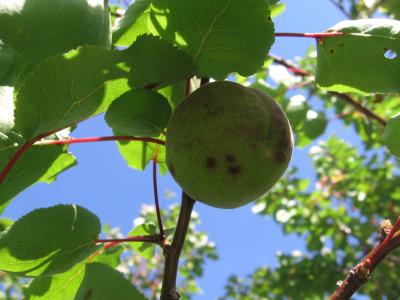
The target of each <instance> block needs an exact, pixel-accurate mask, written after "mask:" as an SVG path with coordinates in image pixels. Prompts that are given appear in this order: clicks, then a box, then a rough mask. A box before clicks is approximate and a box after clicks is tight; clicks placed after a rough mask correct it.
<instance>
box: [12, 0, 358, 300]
mask: <svg viewBox="0 0 400 300" xmlns="http://www.w3.org/2000/svg"><path fill="white" fill-rule="evenodd" d="M282 2H283V3H285V4H286V11H285V12H284V13H283V14H282V15H281V16H279V17H278V18H277V19H275V27H276V31H279V32H321V31H324V30H326V29H327V28H329V27H331V26H332V25H334V24H336V23H337V22H338V21H340V20H343V19H344V16H343V15H342V14H341V13H340V12H339V11H338V10H337V9H336V8H335V7H334V6H333V5H332V4H331V3H330V2H329V1H328V0H303V1H299V0H284V1H282ZM313 43H314V41H313V40H311V39H300V38H278V39H277V41H276V43H275V45H274V46H273V48H272V51H271V52H272V53H274V54H277V55H280V56H283V57H285V58H293V57H295V56H296V55H297V56H301V55H303V54H304V53H305V51H306V49H307V48H308V47H309V46H310V45H312V44H313ZM335 130H338V127H335V125H333V126H330V127H329V131H330V133H332V131H335ZM341 130H342V129H341ZM344 133H345V134H346V135H347V136H348V137H349V138H351V137H352V132H351V131H347V132H346V131H344ZM73 135H74V136H75V137H88V136H104V135H111V130H110V129H109V128H108V127H107V125H106V124H105V122H104V120H103V117H102V116H98V117H95V118H93V119H91V120H89V121H87V122H84V123H82V124H80V125H79V126H78V129H77V130H76V131H75V132H74V134H73ZM325 136H326V135H325ZM70 151H71V152H72V153H74V155H75V156H76V157H77V158H78V162H79V165H78V166H77V167H75V168H73V169H71V170H69V171H67V172H65V173H64V174H62V175H61V176H59V178H58V180H57V182H55V183H53V184H51V185H44V184H40V185H37V186H34V187H32V188H30V189H28V190H27V191H25V192H24V193H22V194H21V195H19V196H18V197H17V198H16V199H15V200H14V201H13V202H12V204H11V205H10V206H9V207H8V208H7V210H6V212H5V214H4V216H6V217H9V218H12V219H16V218H19V217H20V216H22V215H24V214H26V213H27V212H29V211H31V210H32V209H34V208H37V207H46V206H52V205H55V204H58V203H76V204H79V205H81V206H84V207H86V208H88V209H89V210H91V211H93V212H94V213H95V214H97V215H98V216H99V218H100V219H101V221H102V223H103V224H107V223H108V224H111V225H112V226H119V227H121V228H122V231H123V233H127V232H128V231H129V230H130V229H131V228H132V220H133V219H134V218H136V217H137V216H138V214H139V210H140V207H141V205H142V204H144V203H146V204H152V203H153V194H152V181H151V170H150V168H148V169H147V170H146V171H145V172H142V173H141V172H137V171H134V170H132V169H130V168H128V167H127V166H126V164H125V162H124V160H123V159H122V157H121V156H120V155H119V153H118V150H117V147H116V145H115V144H114V143H113V142H108V143H107V142H106V143H95V144H78V145H72V146H71V147H70ZM292 164H295V165H298V166H299V167H300V170H301V174H302V175H304V176H310V177H312V174H311V173H310V172H309V171H307V170H308V169H309V166H310V165H309V161H308V158H307V149H304V150H296V152H295V154H294V159H293V161H292ZM165 190H171V191H174V192H176V194H177V195H179V194H180V189H179V187H178V186H177V185H176V183H175V182H174V181H173V179H172V178H171V177H170V176H169V175H167V176H163V177H160V178H159V191H160V195H162V194H163V191H165ZM177 201H179V199H178V198H174V199H169V200H167V199H164V198H163V197H161V202H162V206H163V207H168V206H169V205H170V204H172V203H174V202H177ZM250 208H251V205H247V206H244V207H241V208H239V209H235V210H221V209H215V208H211V207H207V206H205V205H203V204H201V203H198V204H196V207H195V210H196V211H198V212H199V214H200V217H201V220H202V224H201V226H200V227H201V229H202V230H205V231H206V232H207V233H208V235H209V238H210V240H212V241H214V242H215V243H216V244H217V249H218V253H219V255H220V260H219V261H217V262H210V263H208V264H207V265H206V266H205V273H204V277H203V278H202V279H201V280H200V281H199V283H200V285H201V287H202V288H203V290H204V291H205V293H204V294H203V295H200V296H196V297H195V298H194V299H195V300H200V299H215V297H217V296H221V295H222V294H223V286H224V285H225V283H226V280H227V278H228V276H229V275H231V274H232V273H235V274H238V275H242V276H244V275H246V274H248V273H250V272H252V271H253V270H254V269H255V268H257V267H259V266H262V265H265V264H268V265H271V266H274V265H275V264H276V258H275V255H276V252H277V251H282V252H288V253H291V252H292V251H293V250H304V243H303V242H302V240H301V239H300V238H297V237H295V236H283V235H282V231H281V229H280V227H279V226H277V225H276V224H275V223H274V222H272V221H271V220H269V219H264V218H261V217H260V216H257V215H254V214H253V213H252V212H251V209H250Z"/></svg>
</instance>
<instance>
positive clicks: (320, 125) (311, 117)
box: [303, 110, 328, 139]
mask: <svg viewBox="0 0 400 300" xmlns="http://www.w3.org/2000/svg"><path fill="white" fill-rule="evenodd" d="M327 123H328V120H327V119H326V116H325V113H324V112H322V111H321V112H316V111H313V110H309V111H308V112H307V118H306V120H305V122H304V127H303V129H304V133H305V135H306V136H307V137H308V138H310V139H316V138H317V137H319V136H320V135H322V134H323V133H324V132H325V128H326V125H327Z"/></svg>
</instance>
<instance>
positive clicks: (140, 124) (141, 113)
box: [105, 89, 171, 137]
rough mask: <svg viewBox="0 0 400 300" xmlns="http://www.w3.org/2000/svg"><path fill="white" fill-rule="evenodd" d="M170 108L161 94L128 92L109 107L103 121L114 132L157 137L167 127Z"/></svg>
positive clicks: (145, 91) (138, 90)
mask: <svg viewBox="0 0 400 300" xmlns="http://www.w3.org/2000/svg"><path fill="white" fill-rule="evenodd" d="M170 115H171V107H170V106H169V104H168V100H167V99H166V98H165V97H164V96H162V95H161V94H159V93H157V92H154V91H151V90H145V89H136V90H130V91H128V92H126V93H125V94H123V95H121V96H120V97H119V98H118V99H117V100H115V101H114V102H113V103H112V104H111V106H110V107H109V109H108V111H107V113H106V115H105V119H106V121H107V123H108V125H110V126H111V127H112V128H113V130H114V131H118V132H121V133H122V134H125V135H135V136H142V137H157V136H159V135H160V134H161V133H162V132H163V130H164V128H166V127H167V123H168V120H169V117H170Z"/></svg>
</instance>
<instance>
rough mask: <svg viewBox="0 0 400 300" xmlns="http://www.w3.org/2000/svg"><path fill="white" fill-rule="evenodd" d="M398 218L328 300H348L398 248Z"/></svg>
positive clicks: (399, 235) (399, 220)
mask: <svg viewBox="0 0 400 300" xmlns="http://www.w3.org/2000/svg"><path fill="white" fill-rule="evenodd" d="M399 228H400V218H398V219H397V221H396V224H395V225H394V226H393V227H392V229H391V231H390V232H389V234H388V235H387V237H386V238H385V239H384V241H382V242H380V243H378V245H376V246H375V247H374V248H373V249H372V250H371V251H370V252H369V253H368V254H367V255H366V256H365V258H364V259H363V260H362V261H361V262H360V263H359V264H358V265H357V266H356V267H354V268H353V269H352V270H351V271H350V272H349V274H348V275H347V276H346V278H345V279H344V280H343V281H342V282H341V283H340V285H339V287H338V288H337V289H336V291H335V292H334V293H333V294H332V295H331V296H330V298H329V300H348V299H350V298H351V296H352V295H353V294H354V293H356V292H357V290H358V289H360V287H361V286H362V285H363V284H365V283H366V282H367V281H368V280H369V279H370V277H371V274H372V272H373V271H374V269H375V268H376V267H377V266H378V264H379V263H380V262H381V261H382V260H383V259H384V258H385V257H386V256H387V255H389V253H391V252H392V251H393V250H395V249H397V248H399V247H400V230H399Z"/></svg>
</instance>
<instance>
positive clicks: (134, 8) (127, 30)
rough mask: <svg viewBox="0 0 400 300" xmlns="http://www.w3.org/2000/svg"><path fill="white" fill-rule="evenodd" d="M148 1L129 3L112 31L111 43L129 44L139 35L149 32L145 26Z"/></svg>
mask: <svg viewBox="0 0 400 300" xmlns="http://www.w3.org/2000/svg"><path fill="white" fill-rule="evenodd" d="M150 3H151V1H150V0H136V1H134V2H132V3H131V5H130V6H129V7H128V9H127V10H126V12H125V16H124V17H123V18H122V20H121V21H120V23H119V24H118V25H117V28H115V30H114V32H113V35H112V38H113V44H115V45H116V46H129V45H131V44H132V43H133V42H134V41H135V40H136V38H137V37H138V36H139V35H142V34H145V33H150V31H149V29H148V26H147V23H148V18H149V14H150Z"/></svg>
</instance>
